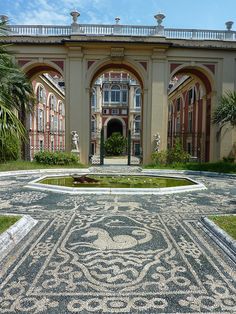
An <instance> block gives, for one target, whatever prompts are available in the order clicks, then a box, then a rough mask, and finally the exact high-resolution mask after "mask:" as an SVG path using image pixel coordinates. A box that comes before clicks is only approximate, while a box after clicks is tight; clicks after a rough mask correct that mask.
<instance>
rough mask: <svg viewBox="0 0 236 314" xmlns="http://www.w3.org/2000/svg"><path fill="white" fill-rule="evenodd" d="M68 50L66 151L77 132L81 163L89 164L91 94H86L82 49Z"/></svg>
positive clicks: (69, 148) (71, 48) (73, 48)
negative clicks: (73, 133)
mask: <svg viewBox="0 0 236 314" xmlns="http://www.w3.org/2000/svg"><path fill="white" fill-rule="evenodd" d="M68 50H69V51H68V59H67V71H66V82H65V84H66V150H67V151H71V132H72V131H77V133H78V135H79V149H80V161H81V162H82V163H87V162H88V155H89V132H90V126H89V93H86V90H85V86H84V72H83V54H82V51H81V48H80V47H76V46H74V47H68ZM87 94H88V95H87ZM86 96H87V97H86Z"/></svg>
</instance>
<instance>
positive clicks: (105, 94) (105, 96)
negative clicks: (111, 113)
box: [104, 90, 109, 102]
mask: <svg viewBox="0 0 236 314" xmlns="http://www.w3.org/2000/svg"><path fill="white" fill-rule="evenodd" d="M104 102H109V91H108V90H105V91H104Z"/></svg>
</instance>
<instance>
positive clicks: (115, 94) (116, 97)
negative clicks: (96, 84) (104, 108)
mask: <svg viewBox="0 0 236 314" xmlns="http://www.w3.org/2000/svg"><path fill="white" fill-rule="evenodd" d="M111 102H120V91H116V90H112V91H111Z"/></svg>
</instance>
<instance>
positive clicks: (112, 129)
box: [106, 119, 123, 138]
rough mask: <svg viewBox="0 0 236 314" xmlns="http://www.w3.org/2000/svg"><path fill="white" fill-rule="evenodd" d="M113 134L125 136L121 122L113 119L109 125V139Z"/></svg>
mask: <svg viewBox="0 0 236 314" xmlns="http://www.w3.org/2000/svg"><path fill="white" fill-rule="evenodd" d="M113 133H120V135H123V126H122V123H121V121H120V120H118V119H111V120H110V121H109V122H108V124H107V136H106V137H107V138H109V137H110V136H112V134H113Z"/></svg>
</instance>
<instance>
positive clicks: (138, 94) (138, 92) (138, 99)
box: [134, 88, 141, 108]
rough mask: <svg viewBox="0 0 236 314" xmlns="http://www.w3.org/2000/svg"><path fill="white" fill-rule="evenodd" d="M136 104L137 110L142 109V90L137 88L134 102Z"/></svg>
mask: <svg viewBox="0 0 236 314" xmlns="http://www.w3.org/2000/svg"><path fill="white" fill-rule="evenodd" d="M134 104H135V107H136V108H140V107H141V89H140V88H137V89H136V91H135V100H134Z"/></svg>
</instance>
